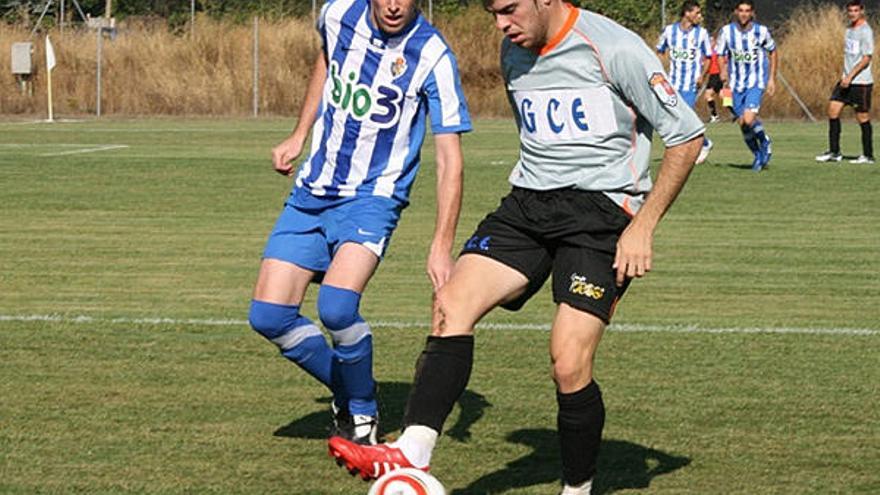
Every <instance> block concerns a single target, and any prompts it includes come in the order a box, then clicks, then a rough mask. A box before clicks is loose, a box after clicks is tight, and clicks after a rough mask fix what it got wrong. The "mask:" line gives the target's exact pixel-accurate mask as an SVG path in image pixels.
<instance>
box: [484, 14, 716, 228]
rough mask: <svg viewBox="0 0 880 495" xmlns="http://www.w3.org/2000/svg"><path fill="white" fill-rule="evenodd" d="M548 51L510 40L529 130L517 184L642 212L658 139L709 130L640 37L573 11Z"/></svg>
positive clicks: (511, 73)
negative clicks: (590, 195)
mask: <svg viewBox="0 0 880 495" xmlns="http://www.w3.org/2000/svg"><path fill="white" fill-rule="evenodd" d="M568 8H569V9H570V10H569V15H568V18H567V20H566V22H565V25H564V27H563V29H562V30H561V31H560V32H559V33H558V34H557V35H556V36H554V37H553V39H552V40H550V42H548V43H547V44H546V45H545V46H544V47H543V49H542V50H541V51H540V53H535V52H533V51H529V50H526V49H524V48H521V47H519V46H517V45H515V44H513V43H511V42H510V41H509V40H508V39H507V38H505V40H504V42H503V45H502V48H501V68H502V72H503V75H504V81H505V84H506V86H507V94H508V98H509V100H510V104H511V106H512V107H513V112H514V114H515V115H516V122H517V127H518V128H519V133H520V157H519V161H518V162H517V164H516V166H515V167H514V169H513V171H512V172H511V175H510V182H511V183H512V184H513V185H514V186H518V187H523V188H526V189H534V190H548V189H557V188H565V187H574V188H577V189H583V190H588V191H602V192H604V193H605V194H607V195H608V196H609V197H611V199H612V200H614V201H615V202H616V203H617V204H619V205H620V206H621V207H623V208H624V209H625V210H627V211H628V212H630V213H635V212H636V211H637V210H638V209H639V207H640V206H641V205H642V203H643V202H644V199H645V196H646V194H647V193H648V192H649V191H650V190H651V186H652V182H651V174H650V160H651V157H650V155H651V139H652V136H653V132H654V130H655V129H656V130H657V132H658V134H659V135H660V137H661V138H662V139H663V141H664V143H665V144H666V145H667V146H674V145H677V144H682V143H685V142H687V141H689V140H691V139H694V138H696V137H698V136H700V135H701V134H703V132H704V126H703V124H702V122H701V121H700V119H699V118H698V117H697V115H696V114H695V113H694V112H693V110H691V108H690V107H689V106H688V105H687V103H685V102H684V101H682V100H681V98H680V97H679V96H678V94H677V93H676V92H675V90H674V89H673V88H672V86H671V85H670V83H669V82H668V78H667V76H666V73H665V72H664V70H663V66H662V65H661V63H660V60H658V59H657V57H656V55H654V53H653V52H652V51H651V49H650V48H648V46H647V45H646V44H645V42H644V41H643V40H642V39H641V38H640V37H639V36H638V35H636V34H635V33H633V32H632V31H630V30H628V29H626V28H624V27H623V26H621V25H619V24H617V23H616V22H614V21H612V20H610V19H608V18H606V17H603V16H601V15H599V14H595V13H593V12H589V11H586V10H582V9H577V8H574V7H571V6H569V7H568Z"/></svg>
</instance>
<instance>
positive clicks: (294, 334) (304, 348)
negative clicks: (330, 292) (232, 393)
mask: <svg viewBox="0 0 880 495" xmlns="http://www.w3.org/2000/svg"><path fill="white" fill-rule="evenodd" d="M248 319H249V321H250V324H251V327H253V329H254V330H255V331H256V332H257V333H259V334H260V335H262V336H263V337H265V338H266V339H267V340H269V341H270V342H272V343H273V344H275V345H276V346H278V349H279V350H280V351H281V355H282V356H284V357H286V358H287V359H289V360H291V361H293V362H294V363H296V364H297V365H299V367H300V368H302V369H303V370H305V371H306V372H307V373H308V374H310V375H312V376H313V377H315V378H316V379H317V380H318V381H320V382H321V383H323V384H324V385H326V386H327V387H330V366H331V362H332V360H333V349H331V348H330V346H329V345H327V340H326V339H325V338H324V335H323V334H322V333H321V330H320V329H319V328H318V327H317V326H316V325H315V324H314V323H312V321H311V320H310V319H308V318H306V317H305V316H302V315H300V314H299V306H295V305H287V304H273V303H268V302H263V301H256V300H253V301H251V309H250V314H249V315H248Z"/></svg>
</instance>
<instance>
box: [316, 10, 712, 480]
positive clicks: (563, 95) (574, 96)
mask: <svg viewBox="0 0 880 495" xmlns="http://www.w3.org/2000/svg"><path fill="white" fill-rule="evenodd" d="M484 2H485V4H484V5H485V6H486V9H487V10H488V11H489V12H490V13H491V14H492V15H493V16H494V19H495V25H496V27H497V28H498V29H499V30H501V31H502V32H503V33H504V34H505V39H504V43H503V46H502V48H501V68H502V73H503V76H504V81H505V84H506V89H507V93H508V96H509V100H510V103H511V106H512V107H513V110H514V114H515V116H516V123H517V127H518V130H519V136H520V158H519V161H518V163H517V164H516V166H515V167H514V169H513V171H512V173H511V176H510V182H511V183H512V185H513V190H512V191H511V192H510V194H508V195H507V196H506V197H505V198H503V199H502V201H501V205H500V207H499V208H498V209H497V210H496V211H494V212H492V213H490V214H489V215H488V216H487V217H486V218H485V219H484V220H483V221H482V222H481V223H480V225H479V226H478V227H477V230H476V232H475V234H474V235H473V236H472V237H471V238H470V239H469V240H468V241H467V242H466V244H465V246H464V249H463V250H462V255H461V257H460V258H459V259H458V261H457V262H456V265H455V268H454V270H453V273H452V276H451V278H450V279H449V282H448V283H447V284H446V285H444V286H443V287H441V288H440V289H439V290H438V291H437V293H436V294H435V300H434V308H433V324H432V327H433V328H432V332H431V336H429V337H428V342H427V344H426V346H425V350H424V351H423V352H422V354H421V356H420V358H419V360H418V362H417V365H416V373H415V379H414V384H413V388H412V389H411V392H410V396H409V400H408V402H407V407H406V412H405V414H404V421H403V424H404V427H405V429H404V431H403V434H402V435H401V437H400V438H399V439H398V440H397V441H396V442H394V443H390V444H379V445H375V446H362V445H357V444H354V443H352V442H349V441H346V440H345V439H342V438H338V437H337V438H331V439H330V441H329V449H330V453H331V455H333V456H334V457H336V458H337V460H338V461H339V463H340V464H341V465H344V466H345V467H347V468H348V469H349V470H350V471H353V472H354V471H359V472H360V474H361V476H362V477H363V478H365V479H370V478H376V477H380V476H381V475H383V474H384V473H386V472H388V471H391V470H394V469H397V468H400V467H415V468H420V469H428V466H429V464H430V459H431V453H432V451H433V449H434V446H435V443H436V441H437V438H438V436H439V434H440V432H441V430H442V427H443V423H444V422H445V420H446V418H447V416H448V415H449V413H450V411H451V410H452V407H453V405H454V404H455V402H456V401H457V400H458V398H459V397H460V396H461V394H462V393H463V392H464V390H465V387H466V385H467V383H468V379H469V377H470V372H471V366H472V363H473V347H474V336H473V333H474V326H475V325H476V323H477V322H478V321H479V320H480V319H481V318H482V317H483V316H484V315H485V314H486V313H488V312H489V311H491V310H492V309H493V308H495V307H497V306H502V307H504V308H506V309H510V310H515V309H518V308H520V307H521V306H522V305H523V304H524V303H525V302H526V300H527V299H529V297H531V296H532V295H534V294H535V293H536V292H537V291H538V290H539V289H540V288H541V286H542V285H543V284H544V282H545V281H546V280H547V279H548V278H549V277H550V275H551V274H552V276H553V277H552V278H553V281H552V285H553V299H554V302H556V304H557V309H556V314H555V315H554V317H553V325H552V329H551V332H550V360H551V362H552V366H553V378H554V381H555V384H556V397H557V405H558V414H557V426H558V430H559V439H560V451H561V458H562V473H563V482H564V487H563V492H562V493H563V494H565V495H569V494H572V495H574V494H588V493H590V490H591V486H592V479H593V476H594V474H595V472H596V461H597V456H598V451H599V444H600V443H601V437H602V428H603V426H604V421H605V408H604V405H603V402H602V395H601V393H600V390H599V386H598V384H597V383H596V382H595V381H594V379H593V356H594V354H595V352H596V349H597V347H598V345H599V341H600V339H601V337H602V334H603V332H604V330H605V327H606V325H607V324H608V322H609V320H610V319H611V317H612V314H613V312H614V307H615V305H616V304H617V301H618V300H619V299H620V297H621V295H622V294H623V293H624V291H625V290H626V287H627V285H628V283H629V281H630V280H631V279H633V278H637V277H642V276H644V275H645V274H646V273H647V272H648V271H650V270H651V268H652V265H653V237H654V231H655V229H656V227H657V224H658V222H659V221H660V219H661V217H662V216H663V215H664V213H665V212H666V210H667V209H668V208H669V207H670V205H671V204H672V202H673V201H674V200H675V198H676V197H677V196H678V193H679V192H680V191H681V189H682V187H683V186H684V183H685V181H686V180H687V177H688V175H689V174H690V172H691V169H692V167H693V165H694V161H695V159H696V157H697V155H698V153H699V151H700V148H701V146H702V142H703V133H704V127H703V124H702V123H701V122H700V120H699V118H698V117H697V116H696V114H695V113H694V112H693V110H692V109H691V108H690V106H688V105H687V104H686V103H685V102H683V101H680V98H679V96H678V94H677V93H676V91H675V90H674V89H673V87H672V86H671V84H670V83H669V82H668V79H667V76H666V74H665V72H664V70H663V67H662V65H661V63H660V61H659V60H658V59H657V57H656V55H655V54H654V53H653V51H652V50H651V49H650V48H648V46H647V45H646V44H645V43H644V41H642V39H641V38H640V37H639V36H638V35H636V34H635V33H633V32H631V31H629V30H627V29H625V28H623V27H622V26H620V25H618V24H617V23H615V22H613V21H611V20H610V19H607V18H605V17H602V16H600V15H598V14H594V13H592V12H589V11H586V10H581V9H577V8H574V7H572V6H571V5H569V4H567V3H563V1H562V0H484ZM655 130H656V131H657V133H658V134H659V135H660V137H661V138H662V139H663V141H664V143H665V145H666V151H665V154H664V156H663V162H662V165H661V166H660V170H659V172H658V174H657V180H656V182H655V183H652V180H651V174H650V170H649V165H650V152H651V138H652V135H653V133H654V131H655ZM649 192H650V194H649ZM465 491H467V488H466V489H465Z"/></svg>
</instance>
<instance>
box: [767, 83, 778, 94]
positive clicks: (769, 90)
mask: <svg viewBox="0 0 880 495" xmlns="http://www.w3.org/2000/svg"><path fill="white" fill-rule="evenodd" d="M774 94H776V81H775V80H774V79H770V80H769V81H767V96H773V95H774Z"/></svg>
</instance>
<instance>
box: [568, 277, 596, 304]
mask: <svg viewBox="0 0 880 495" xmlns="http://www.w3.org/2000/svg"><path fill="white" fill-rule="evenodd" d="M568 291H569V292H571V293H572V294H575V295H578V296H584V297H589V298H590V299H595V300H597V301H598V300H600V299H602V298H603V297H605V289H604V288H603V287H600V286H598V285H596V284H593V283H591V282H587V277H584V276H582V275H578V274H577V273H572V274H571V285H570V286H569V287H568Z"/></svg>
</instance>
